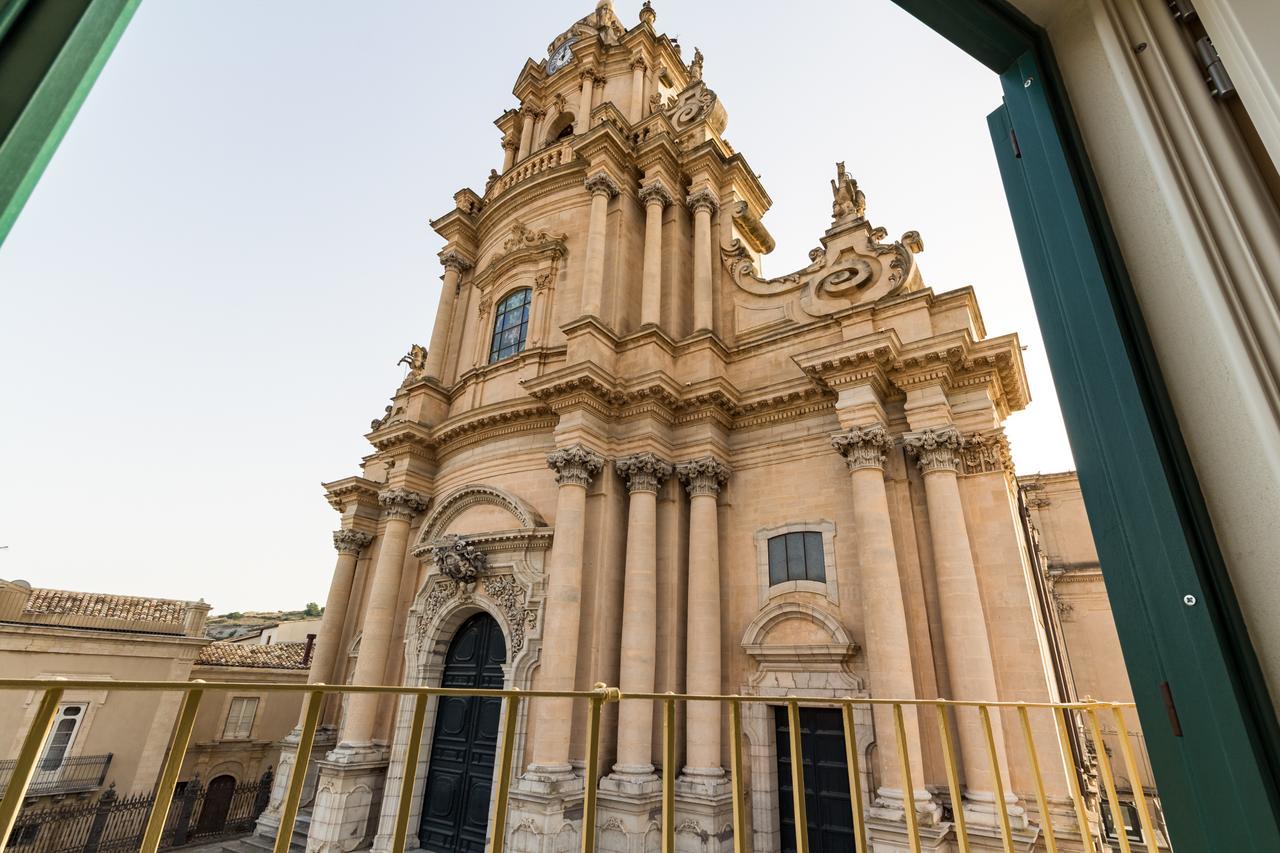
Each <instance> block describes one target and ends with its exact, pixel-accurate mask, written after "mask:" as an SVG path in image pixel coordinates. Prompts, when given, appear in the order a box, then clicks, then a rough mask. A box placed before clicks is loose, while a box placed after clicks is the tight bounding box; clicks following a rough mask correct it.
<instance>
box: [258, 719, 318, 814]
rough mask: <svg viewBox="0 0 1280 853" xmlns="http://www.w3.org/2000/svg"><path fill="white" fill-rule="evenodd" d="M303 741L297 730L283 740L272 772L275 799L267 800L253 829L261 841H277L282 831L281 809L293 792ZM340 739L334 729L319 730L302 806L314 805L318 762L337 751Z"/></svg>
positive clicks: (272, 789)
mask: <svg viewBox="0 0 1280 853" xmlns="http://www.w3.org/2000/svg"><path fill="white" fill-rule="evenodd" d="M301 738H302V730H301V729H294V730H293V731H291V732H290V733H289V734H287V735H285V736H284V737H283V738H282V739H281V741H280V757H279V759H278V760H277V761H276V766H275V768H273V770H272V779H271V798H270V799H269V800H268V801H267V807H266V808H265V809H263V811H262V814H260V815H259V816H258V822H257V823H256V824H255V825H254V829H253V834H254V835H256V836H258V837H260V838H270V839H274V838H275V837H276V834H277V833H278V832H279V830H280V809H281V807H282V806H283V804H284V798H285V795H286V794H288V792H289V780H290V779H291V778H293V768H294V767H296V766H297V761H298V741H299V740H301ZM336 740H337V732H336V731H334V730H333V728H332V727H329V729H328V730H327V731H325V730H317V731H316V738H315V741H314V742H313V745H312V747H311V759H310V761H309V763H308V764H307V778H306V781H305V782H304V784H303V786H302V803H301V805H302V806H303V807H305V806H307V805H308V804H309V803H311V801H312V800H313V799H314V798H315V795H316V782H317V780H318V778H319V772H320V771H319V767H318V764H317V762H318V761H319V760H320V759H322V758H324V755H325V753H327V752H328V751H329V750H330V749H332V748H333V746H334V742H335V741H336Z"/></svg>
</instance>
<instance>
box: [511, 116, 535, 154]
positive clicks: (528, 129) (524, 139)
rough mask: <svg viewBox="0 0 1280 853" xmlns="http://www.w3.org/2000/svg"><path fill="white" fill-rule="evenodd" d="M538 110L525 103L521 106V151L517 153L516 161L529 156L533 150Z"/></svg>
mask: <svg viewBox="0 0 1280 853" xmlns="http://www.w3.org/2000/svg"><path fill="white" fill-rule="evenodd" d="M536 114H537V110H535V109H534V108H533V107H531V106H528V105H525V106H523V107H521V108H520V115H521V121H520V151H519V153H517V154H516V162H517V163H518V162H520V161H521V160H523V159H524V158H526V157H528V156H529V154H530V152H532V151H533V122H534V116H535V115H536Z"/></svg>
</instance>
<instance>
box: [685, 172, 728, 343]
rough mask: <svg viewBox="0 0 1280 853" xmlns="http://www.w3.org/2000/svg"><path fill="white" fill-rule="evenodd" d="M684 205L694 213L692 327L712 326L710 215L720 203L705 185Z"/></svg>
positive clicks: (706, 327) (696, 328)
mask: <svg viewBox="0 0 1280 853" xmlns="http://www.w3.org/2000/svg"><path fill="white" fill-rule="evenodd" d="M685 204H687V205H688V206H689V210H691V211H692V212H693V330H694V331H695V332H698V331H701V330H703V329H710V328H711V327H712V319H711V318H712V312H713V310H714V299H713V296H712V293H711V265H712V250H713V248H714V247H713V246H712V240H711V214H713V213H715V212H716V210H718V209H719V207H720V203H719V202H718V201H717V200H716V197H715V194H714V193H713V192H711V190H709V189H707V188H706V187H703V188H702V189H700V190H698V191H697V192H694V193H690V194H689V197H688V198H686V199H685Z"/></svg>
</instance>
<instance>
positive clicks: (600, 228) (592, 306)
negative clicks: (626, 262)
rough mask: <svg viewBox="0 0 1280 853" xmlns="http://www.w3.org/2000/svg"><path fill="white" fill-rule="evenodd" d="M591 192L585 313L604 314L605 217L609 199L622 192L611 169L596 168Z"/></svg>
mask: <svg viewBox="0 0 1280 853" xmlns="http://www.w3.org/2000/svg"><path fill="white" fill-rule="evenodd" d="M584 186H585V187H586V190H587V192H589V193H590V194H591V215H590V218H589V220H588V223H587V249H586V252H585V255H584V258H583V262H582V266H583V281H582V313H583V314H586V315H588V316H592V317H599V316H600V306H601V302H602V299H603V296H604V241H605V221H606V219H607V218H608V214H609V200H610V199H612V198H613V197H614V196H616V195H617V194H618V192H619V188H618V184H617V182H616V181H614V179H613V178H611V177H609V174H608V173H607V172H596V173H594V174H592V175H591V176H590V177H588V178H587V179H586V181H585V182H584Z"/></svg>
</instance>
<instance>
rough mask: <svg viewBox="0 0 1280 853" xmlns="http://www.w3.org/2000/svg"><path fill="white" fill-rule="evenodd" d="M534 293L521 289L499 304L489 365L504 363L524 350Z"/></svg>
mask: <svg viewBox="0 0 1280 853" xmlns="http://www.w3.org/2000/svg"><path fill="white" fill-rule="evenodd" d="M532 301H533V293H532V291H530V290H529V288H527V287H525V288H521V289H520V290H517V291H516V292H515V293H513V294H511V295H510V296H508V297H507V298H506V299H504V300H502V301H501V302H499V303H498V310H497V311H496V312H495V313H494V318H493V341H492V342H491V343H490V344H489V363H490V364H493V363H494V362H495V361H502V360H503V359H504V358H510V357H511V356H513V355H515V354H516V353H518V352H521V351H523V350H524V339H525V336H526V335H528V333H529V305H530V303H531V302H532Z"/></svg>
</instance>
